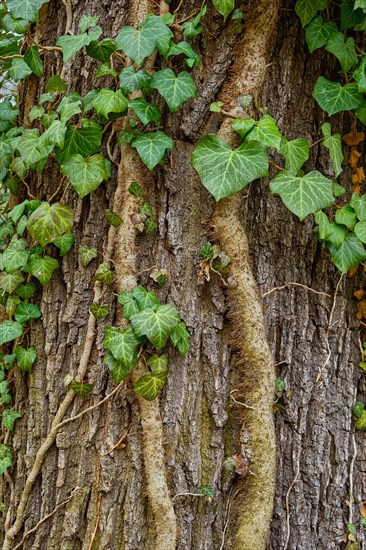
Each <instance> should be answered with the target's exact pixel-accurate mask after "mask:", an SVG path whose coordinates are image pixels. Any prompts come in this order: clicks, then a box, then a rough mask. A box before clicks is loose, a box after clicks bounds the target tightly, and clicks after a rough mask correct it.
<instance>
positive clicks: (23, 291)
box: [15, 282, 37, 300]
mask: <svg viewBox="0 0 366 550" xmlns="http://www.w3.org/2000/svg"><path fill="white" fill-rule="evenodd" d="M36 290H37V287H36V285H35V284H34V283H32V282H31V283H24V284H21V285H19V286H18V287H17V288H16V290H15V292H16V293H17V294H18V295H19V296H20V297H21V298H23V300H29V298H31V296H33V294H34V293H35V292H36Z"/></svg>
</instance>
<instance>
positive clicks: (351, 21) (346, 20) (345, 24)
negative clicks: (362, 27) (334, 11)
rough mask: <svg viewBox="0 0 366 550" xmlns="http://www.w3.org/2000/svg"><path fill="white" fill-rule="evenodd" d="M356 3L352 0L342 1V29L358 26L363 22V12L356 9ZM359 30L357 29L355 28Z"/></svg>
mask: <svg viewBox="0 0 366 550" xmlns="http://www.w3.org/2000/svg"><path fill="white" fill-rule="evenodd" d="M354 8H355V5H354V3H353V1H352V0H345V1H344V2H342V3H341V30H342V31H346V30H347V29H351V28H352V27H356V26H357V24H359V23H361V24H362V23H363V21H362V15H363V14H362V12H361V11H360V10H355V9H354ZM355 30H357V29H355Z"/></svg>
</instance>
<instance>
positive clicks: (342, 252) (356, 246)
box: [331, 233, 366, 273]
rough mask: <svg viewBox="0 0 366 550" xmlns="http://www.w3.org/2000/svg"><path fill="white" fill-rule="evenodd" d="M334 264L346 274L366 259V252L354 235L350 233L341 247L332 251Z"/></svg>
mask: <svg viewBox="0 0 366 550" xmlns="http://www.w3.org/2000/svg"><path fill="white" fill-rule="evenodd" d="M331 256H332V260H333V263H334V264H335V265H336V266H337V267H338V269H339V270H340V271H342V273H346V272H347V271H348V270H349V269H351V268H352V267H356V265H358V264H359V263H360V262H362V261H363V260H365V259H366V250H365V248H364V246H363V244H362V242H361V241H360V239H358V238H357V237H356V235H354V234H353V233H348V234H347V235H346V236H345V238H344V240H343V243H342V244H341V246H340V247H339V249H338V250H336V251H333V252H332V251H331Z"/></svg>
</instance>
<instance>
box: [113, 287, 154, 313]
mask: <svg viewBox="0 0 366 550" xmlns="http://www.w3.org/2000/svg"><path fill="white" fill-rule="evenodd" d="M132 296H133V297H134V299H135V300H136V302H137V305H138V308H139V310H140V311H142V310H143V309H146V308H151V309H153V310H154V311H156V310H157V308H158V307H159V306H160V305H161V304H160V302H159V299H158V297H157V296H156V294H155V292H154V291H150V292H148V291H147V290H146V288H144V287H143V286H137V287H136V288H134V289H133V291H132ZM118 301H120V300H118ZM120 303H121V304H123V302H120Z"/></svg>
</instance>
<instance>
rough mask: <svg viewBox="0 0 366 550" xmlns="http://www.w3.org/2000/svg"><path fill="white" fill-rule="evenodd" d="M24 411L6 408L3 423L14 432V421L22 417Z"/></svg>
mask: <svg viewBox="0 0 366 550" xmlns="http://www.w3.org/2000/svg"><path fill="white" fill-rule="evenodd" d="M22 416H23V415H22V413H20V412H18V411H14V409H5V410H4V411H3V413H2V421H1V424H2V425H3V426H4V428H6V429H7V430H9V431H10V432H12V431H13V430H14V423H15V421H16V420H17V419H18V418H22Z"/></svg>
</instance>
